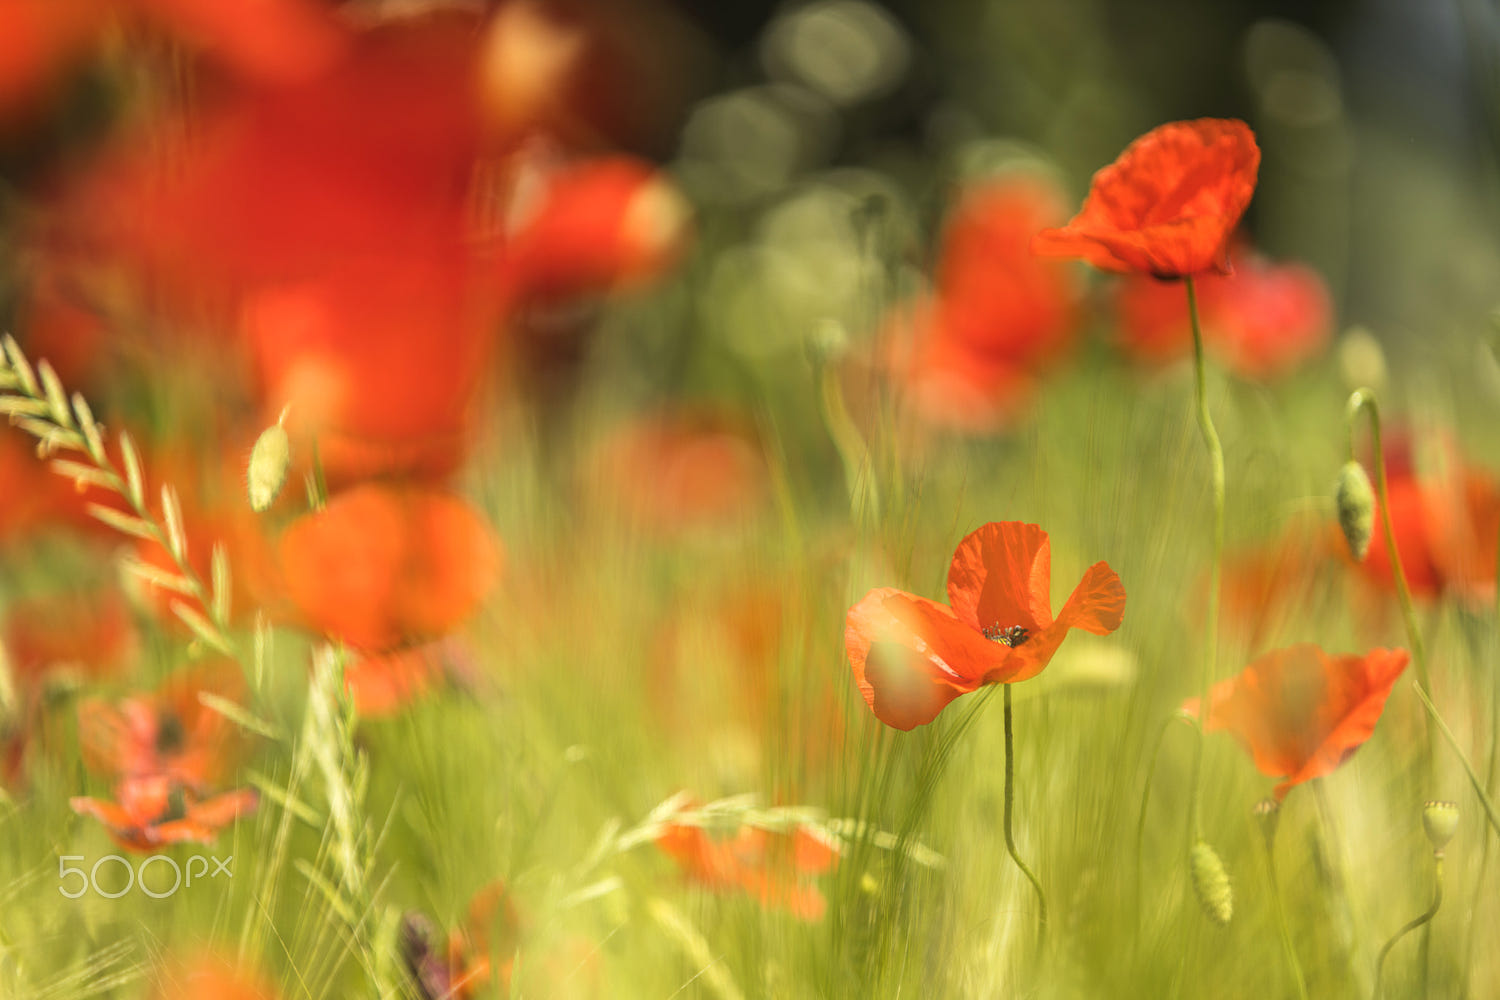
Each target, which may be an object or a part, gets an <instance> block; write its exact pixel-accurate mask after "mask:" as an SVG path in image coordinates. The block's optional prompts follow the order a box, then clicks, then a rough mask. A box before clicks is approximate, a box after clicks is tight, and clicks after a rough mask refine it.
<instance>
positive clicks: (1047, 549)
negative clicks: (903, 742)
mask: <svg viewBox="0 0 1500 1000" xmlns="http://www.w3.org/2000/svg"><path fill="white" fill-rule="evenodd" d="M1051 586H1052V543H1051V542H1050V541H1049V540H1048V538H1047V533H1046V532H1045V531H1043V530H1042V529H1041V528H1039V527H1037V526H1036V525H1034V524H1022V523H1021V522H1019V521H1004V522H991V523H989V524H986V525H984V526H983V527H981V528H979V529H978V530H977V531H975V532H973V533H972V534H970V535H969V536H968V537H966V538H965V539H964V540H963V541H962V542H960V543H959V546H958V550H957V551H956V552H954V554H953V563H952V565H951V566H950V567H949V569H948V601H949V603H950V604H951V605H952V606H951V607H947V606H944V605H942V604H938V603H937V602H935V601H929V600H927V599H926V598H924V597H918V596H916V595H915V594H908V593H905V592H904V591H900V590H896V589H894V588H891V587H882V588H879V589H877V590H872V591H870V592H869V593H868V594H866V595H865V596H864V598H863V599H861V600H860V602H859V603H858V604H856V605H855V606H854V607H852V608H850V609H849V615H848V619H847V623H846V625H845V628H844V645H845V648H846V649H847V651H848V654H849V662H850V664H851V665H852V666H853V668H854V680H855V683H856V684H858V685H859V690H860V693H861V694H862V695H864V698H865V703H866V704H868V705H869V706H870V709H871V711H873V712H874V713H875V716H876V718H878V719H880V721H881V722H884V723H885V724H886V725H888V726H894V727H895V728H897V729H912V728H913V727H915V726H920V725H922V724H924V723H927V722H931V721H932V720H933V719H934V718H936V717H937V714H938V712H940V711H942V709H943V706H945V705H947V704H948V702H950V701H952V700H953V699H954V698H957V697H958V696H959V695H962V694H968V693H969V692H970V691H975V690H977V689H979V688H980V687H982V686H984V685H986V684H1011V683H1014V682H1016V681H1024V680H1027V679H1028V678H1031V677H1035V676H1036V675H1037V674H1039V673H1041V672H1042V670H1043V669H1044V668H1045V667H1046V666H1047V664H1048V663H1049V662H1050V661H1051V660H1052V656H1053V654H1054V653H1056V652H1057V649H1058V647H1059V646H1061V645H1062V641H1063V639H1064V638H1065V637H1066V636H1067V634H1068V632H1069V630H1071V629H1075V628H1081V629H1083V630H1084V631H1086V632H1093V633H1094V634H1095V635H1106V634H1108V633H1110V632H1113V631H1114V630H1115V629H1117V628H1119V627H1120V622H1121V621H1122V620H1123V619H1124V615H1125V588H1124V587H1123V586H1121V584H1120V578H1119V577H1118V576H1117V575H1115V572H1114V570H1112V569H1110V568H1109V566H1108V565H1106V564H1105V563H1102V562H1100V563H1095V564H1094V565H1093V566H1091V567H1089V569H1088V572H1086V573H1085V574H1084V575H1083V579H1082V580H1081V581H1079V584H1078V586H1077V587H1075V588H1074V589H1073V593H1072V594H1071V595H1070V596H1069V597H1068V600H1067V603H1066V604H1064V605H1063V608H1062V610H1061V611H1060V612H1059V613H1058V615H1057V617H1056V618H1054V617H1052V595H1051Z"/></svg>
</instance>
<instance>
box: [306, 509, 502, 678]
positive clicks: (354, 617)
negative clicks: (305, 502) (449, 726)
mask: <svg viewBox="0 0 1500 1000" xmlns="http://www.w3.org/2000/svg"><path fill="white" fill-rule="evenodd" d="M277 551H278V553H279V559H280V564H281V570H282V575H283V578H284V579H285V581H286V587H287V590H288V593H289V594H290V596H291V599H292V602H293V603H294V604H295V605H296V608H297V611H298V613H299V614H300V617H301V619H302V621H303V622H304V623H305V624H306V625H307V626H308V627H310V628H313V629H316V630H317V631H319V632H322V633H324V634H326V635H328V636H331V637H334V638H337V639H340V640H342V641H344V642H346V643H348V644H349V645H350V646H353V647H354V648H356V649H358V650H361V651H364V652H370V653H376V652H384V651H389V650H394V649H397V648H399V647H401V646H404V645H406V644H409V643H412V642H417V641H421V640H425V639H433V638H437V637H440V636H443V635H446V634H448V633H449V632H451V631H453V630H454V629H456V628H457V627H458V626H459V625H460V624H461V623H462V622H463V621H464V619H466V618H468V617H469V615H470V614H472V613H473V611H474V609H475V608H477V607H478V606H479V603H480V602H481V601H482V600H483V599H484V596H485V594H486V593H487V592H488V591H489V589H490V587H491V585H492V584H493V583H494V581H495V578H496V576H497V575H498V573H499V571H500V546H499V542H498V541H497V540H496V538H495V536H494V533H493V532H492V531H491V530H490V527H489V526H488V525H487V524H486V523H485V522H484V520H483V519H482V518H481V517H480V516H479V514H478V513H477V512H476V511H475V510H474V509H473V508H472V507H471V506H469V504H467V503H466V502H464V501H463V500H460V499H459V498H458V497H455V496H453V495H451V494H447V493H441V492H437V491H434V490H427V489H418V488H414V487H403V486H392V485H385V484H380V483H367V484H364V485H361V486H356V487H354V488H353V489H350V490H346V491H344V492H342V493H339V494H337V495H335V496H333V497H332V498H330V500H329V501H328V505H327V506H326V507H325V508H324V509H322V510H320V511H316V512H314V513H311V514H307V515H304V516H303V517H301V518H299V519H298V520H297V521H295V522H293V524H292V525H291V526H290V527H288V528H287V530H286V531H285V532H284V533H283V534H282V536H281V539H280V541H279V543H278V546H277Z"/></svg>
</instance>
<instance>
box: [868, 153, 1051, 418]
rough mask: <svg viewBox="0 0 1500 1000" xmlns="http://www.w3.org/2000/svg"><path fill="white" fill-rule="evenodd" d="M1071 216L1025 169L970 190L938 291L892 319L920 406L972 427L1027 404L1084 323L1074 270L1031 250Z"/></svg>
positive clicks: (900, 369)
mask: <svg viewBox="0 0 1500 1000" xmlns="http://www.w3.org/2000/svg"><path fill="white" fill-rule="evenodd" d="M1062 217H1063V206H1062V197H1061V195H1060V194H1059V193H1058V191H1057V190H1056V188H1055V187H1054V186H1053V185H1052V184H1051V183H1050V182H1049V181H1047V180H1045V179H1044V178H1042V177H1041V176H1039V175H1034V174H1030V173H1021V172H1017V173H1014V174H1012V175H1008V176H1002V177H998V178H994V179H991V180H989V181H986V182H983V183H981V184H979V185H976V186H975V187H974V188H972V189H971V190H969V191H967V192H965V193H964V194H963V195H962V197H961V198H960V199H959V202H958V204H957V206H956V207H955V208H954V209H953V212H952V214H951V216H950V217H949V219H948V222H947V225H946V226H945V228H944V232H943V236H942V247H941V250H940V253H939V258H938V263H937V267H936V281H935V288H934V289H933V293H932V295H931V297H930V298H929V299H928V300H926V301H919V302H917V303H914V304H908V305H906V306H904V307H902V309H901V311H900V312H899V313H898V314H897V316H896V319H895V321H894V322H893V323H892V324H891V327H892V333H891V336H890V337H889V338H887V339H889V341H890V343H891V345H892V354H891V358H890V363H891V365H892V367H893V369H894V370H895V373H896V376H897V378H898V379H899V380H900V381H901V382H902V384H903V385H904V386H905V389H906V398H907V400H908V402H909V403H910V405H911V406H912V407H913V408H914V410H915V412H916V413H917V414H918V415H919V416H920V417H922V419H923V420H924V421H926V422H928V423H931V424H935V425H938V426H943V427H948V428H951V429H954V430H959V431H964V432H968V433H983V432H988V431H993V430H996V429H997V428H999V427H1002V426H1004V425H1005V424H1007V423H1009V422H1010V421H1011V420H1012V419H1013V418H1014V416H1015V415H1016V414H1017V413H1018V412H1020V411H1021V410H1022V409H1024V408H1025V406H1026V404H1027V403H1028V402H1029V400H1030V398H1031V395H1032V381H1033V378H1034V376H1035V374H1036V373H1037V372H1038V371H1039V370H1040V369H1041V368H1042V367H1044V366H1045V365H1046V364H1048V363H1049V362H1052V361H1055V360H1056V359H1057V358H1058V357H1059V356H1060V355H1062V354H1063V353H1064V352H1066V350H1067V349H1068V347H1069V346H1070V344H1071V343H1072V340H1073V334H1074V332H1075V330H1076V328H1077V323H1078V304H1077V300H1078V296H1077V289H1076V288H1075V286H1074V282H1073V279H1072V276H1071V273H1070V272H1069V271H1068V269H1067V268H1065V267H1063V266H1062V265H1060V264H1058V263H1056V262H1053V261H1044V260H1038V259H1037V258H1036V256H1035V255H1033V254H1032V253H1031V251H1030V244H1031V238H1032V235H1033V234H1034V233H1035V232H1036V231H1037V230H1038V229H1039V228H1041V227H1042V226H1046V225H1050V224H1052V223H1055V222H1057V221H1060V220H1061V219H1062Z"/></svg>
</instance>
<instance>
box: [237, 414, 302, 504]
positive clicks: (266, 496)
mask: <svg viewBox="0 0 1500 1000" xmlns="http://www.w3.org/2000/svg"><path fill="white" fill-rule="evenodd" d="M291 464H292V441H291V438H289V437H288V436H287V433H286V428H285V427H283V426H281V423H280V422H279V421H278V422H277V423H275V424H272V425H271V426H270V427H267V428H266V429H265V430H264V431H262V432H261V435H260V437H258V438H256V439H255V447H254V448H252V449H250V468H249V472H248V476H247V478H248V480H249V493H250V509H251V510H253V511H255V512H256V513H257V514H259V513H261V512H262V511H264V510H266V509H267V508H268V507H270V506H271V504H273V503H275V502H276V498H277V497H278V496H280V495H281V487H282V486H283V485H285V483H286V470H287V468H288V467H289V466H290V465H291Z"/></svg>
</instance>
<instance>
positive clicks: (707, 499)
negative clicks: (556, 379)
mask: <svg viewBox="0 0 1500 1000" xmlns="http://www.w3.org/2000/svg"><path fill="white" fill-rule="evenodd" d="M588 471H589V472H590V473H591V474H592V475H591V477H590V478H591V479H592V480H593V481H594V482H595V483H597V486H596V487H594V491H595V492H596V493H597V494H598V495H599V496H601V497H607V498H610V499H613V500H615V501H617V502H618V503H619V506H620V507H621V508H622V510H623V512H624V513H625V514H626V515H627V516H628V517H630V518H631V519H632V520H633V521H635V522H637V523H639V524H641V525H643V526H646V527H649V528H652V529H654V530H657V531H660V532H662V533H664V534H672V533H679V532H683V531H686V530H690V529H692V528H695V527H697V528H703V527H724V526H729V525H732V524H734V523H736V522H740V521H744V520H748V519H749V518H750V517H751V516H752V515H753V514H754V513H756V511H758V510H759V508H760V506H761V505H762V504H763V503H764V501H765V498H766V466H765V458H764V456H763V454H762V453H761V450H760V446H759V443H758V442H757V441H755V439H754V438H753V437H752V436H751V434H750V433H749V432H748V431H746V430H745V429H744V428H742V427H741V426H739V425H738V423H737V422H736V421H735V420H734V419H733V418H732V417H730V416H728V415H726V414H722V413H714V412H709V411H704V412H696V411H691V410H683V411H679V412H662V413H659V414H655V415H650V416H645V417H641V418H639V419H637V420H635V421H633V422H630V423H627V424H624V425H622V426H621V427H619V428H618V429H617V430H616V431H615V432H613V433H612V434H611V435H610V437H609V438H608V439H607V440H606V441H604V442H603V444H602V445H601V447H600V448H599V449H598V452H597V454H596V456H595V461H594V463H593V468H592V469H590V470H588Z"/></svg>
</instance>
